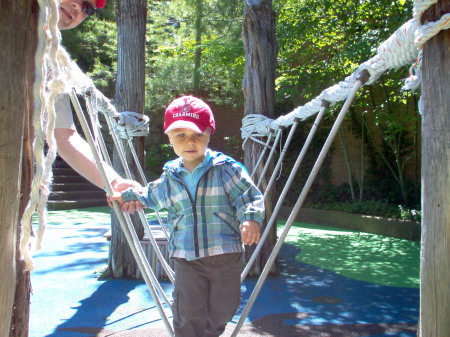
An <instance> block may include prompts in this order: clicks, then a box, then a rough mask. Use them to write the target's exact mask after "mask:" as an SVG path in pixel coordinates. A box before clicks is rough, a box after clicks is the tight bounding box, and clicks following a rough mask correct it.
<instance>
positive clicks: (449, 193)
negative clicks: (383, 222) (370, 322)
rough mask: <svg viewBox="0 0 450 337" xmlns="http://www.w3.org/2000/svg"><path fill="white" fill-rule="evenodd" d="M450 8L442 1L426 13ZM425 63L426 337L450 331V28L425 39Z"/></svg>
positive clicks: (431, 17)
mask: <svg viewBox="0 0 450 337" xmlns="http://www.w3.org/2000/svg"><path fill="white" fill-rule="evenodd" d="M449 12H450V0H441V1H439V2H438V3H437V4H436V5H433V6H432V7H431V8H429V9H428V10H427V12H425V13H424V15H423V16H422V23H424V22H428V21H437V20H438V19H439V18H441V16H442V15H443V14H444V13H449ZM422 60H423V63H422V98H421V105H422V109H421V110H422V247H421V248H422V250H421V262H422V265H421V273H420V274H421V275H420V278H421V281H420V299H421V303H420V329H419V332H420V336H422V337H432V336H450V324H449V322H448V318H449V317H450V259H449V257H450V173H449V168H450V132H449V130H450V30H445V31H441V32H440V33H438V34H437V35H436V36H435V37H433V38H432V39H430V40H429V41H428V42H426V43H425V45H424V49H423V58H422Z"/></svg>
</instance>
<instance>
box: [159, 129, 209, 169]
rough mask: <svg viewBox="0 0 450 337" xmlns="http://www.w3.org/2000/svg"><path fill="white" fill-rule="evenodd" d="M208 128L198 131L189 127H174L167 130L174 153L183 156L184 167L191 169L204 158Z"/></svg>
mask: <svg viewBox="0 0 450 337" xmlns="http://www.w3.org/2000/svg"><path fill="white" fill-rule="evenodd" d="M209 132H210V130H209V128H207V129H206V130H205V131H204V132H202V133H198V132H195V131H194V130H191V129H174V130H172V131H169V132H168V133H167V135H168V136H169V141H170V144H172V146H173V150H174V151H175V153H176V154H177V155H178V156H180V157H181V158H183V165H184V167H185V168H186V169H187V170H189V171H191V172H192V170H193V169H194V168H196V167H197V166H198V165H199V164H200V163H201V162H202V161H203V159H204V158H205V153H206V149H207V148H208V143H209Z"/></svg>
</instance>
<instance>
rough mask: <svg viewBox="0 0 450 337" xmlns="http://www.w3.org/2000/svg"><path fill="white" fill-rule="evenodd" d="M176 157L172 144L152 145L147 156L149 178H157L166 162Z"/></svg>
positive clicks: (150, 179)
mask: <svg viewBox="0 0 450 337" xmlns="http://www.w3.org/2000/svg"><path fill="white" fill-rule="evenodd" d="M174 158H175V154H174V152H173V148H172V145H171V144H162V145H161V146H159V147H155V146H153V147H150V148H149V150H148V151H147V153H146V156H145V161H146V163H145V164H146V168H147V175H148V177H147V178H148V180H149V181H152V180H156V179H157V178H158V177H159V176H160V175H161V173H162V169H163V166H164V164H165V163H166V162H168V161H169V160H171V159H174Z"/></svg>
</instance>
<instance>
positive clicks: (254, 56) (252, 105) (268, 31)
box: [242, 0, 278, 274]
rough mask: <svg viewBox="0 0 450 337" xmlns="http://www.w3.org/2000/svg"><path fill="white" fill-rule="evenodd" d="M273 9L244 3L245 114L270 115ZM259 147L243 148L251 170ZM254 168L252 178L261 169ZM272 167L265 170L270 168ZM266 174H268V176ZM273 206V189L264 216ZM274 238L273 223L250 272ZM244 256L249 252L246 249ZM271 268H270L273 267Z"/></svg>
mask: <svg viewBox="0 0 450 337" xmlns="http://www.w3.org/2000/svg"><path fill="white" fill-rule="evenodd" d="M275 20H276V18H275V13H274V12H273V10H272V1H271V0H252V1H250V0H248V1H245V6H244V22H243V30H242V39H243V43H244V51H245V75H244V81H243V92H244V100H245V103H244V104H245V112H244V114H245V115H248V114H263V115H265V116H268V117H270V118H273V116H274V95H275V69H276V58H277V52H278V45H277V41H276V36H275ZM261 151H262V147H261V146H260V145H259V144H257V143H254V142H252V141H249V142H247V144H246V145H245V148H244V153H245V155H244V164H245V166H246V167H247V168H248V170H249V171H250V172H251V171H252V170H253V168H254V167H255V164H256V161H257V160H258V154H259V153H261ZM261 171H262V168H261V169H259V170H258V173H257V174H256V178H255V180H257V179H258V175H259V174H260V173H261ZM271 171H272V170H269V172H271ZM269 178H270V177H269ZM267 184H268V179H267V177H265V178H264V180H263V181H262V184H261V186H262V189H263V190H264V189H265V187H266V186H267ZM272 209H273V193H270V195H268V196H266V220H267V219H270V216H271V210H272ZM275 240H276V228H275V226H274V228H273V230H272V232H271V235H270V236H269V238H268V240H267V241H266V244H265V245H264V246H263V249H262V250H261V254H260V256H259V257H258V260H257V261H256V263H255V267H254V272H255V273H257V274H258V273H259V272H260V270H261V268H262V267H263V266H264V265H265V263H266V261H267V259H268V257H269V255H270V252H271V251H272V248H273V246H274V242H275ZM247 252H248V253H247V254H246V255H247V257H248V255H249V254H251V253H252V250H251V249H247ZM273 270H274V269H273Z"/></svg>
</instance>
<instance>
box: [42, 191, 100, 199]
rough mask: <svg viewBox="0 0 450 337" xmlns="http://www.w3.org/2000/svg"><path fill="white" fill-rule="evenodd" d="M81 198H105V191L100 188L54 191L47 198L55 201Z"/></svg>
mask: <svg viewBox="0 0 450 337" xmlns="http://www.w3.org/2000/svg"><path fill="white" fill-rule="evenodd" d="M83 199H106V193H105V191H103V190H101V189H97V190H94V191H54V192H52V193H50V195H49V200H55V201H58V200H83Z"/></svg>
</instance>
